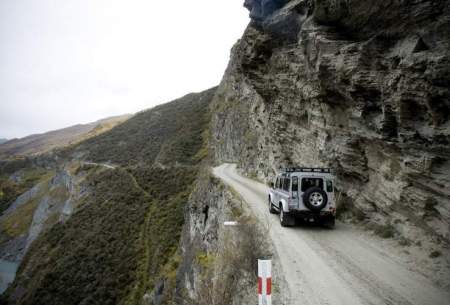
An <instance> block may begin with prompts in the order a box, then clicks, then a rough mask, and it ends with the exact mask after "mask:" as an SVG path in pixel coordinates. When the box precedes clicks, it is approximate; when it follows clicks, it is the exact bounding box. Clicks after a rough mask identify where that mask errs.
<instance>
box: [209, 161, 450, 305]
mask: <svg viewBox="0 0 450 305" xmlns="http://www.w3.org/2000/svg"><path fill="white" fill-rule="evenodd" d="M213 173H214V175H215V176H217V177H218V178H220V179H222V180H223V181H224V182H225V183H226V184H227V185H229V186H231V187H232V188H233V189H234V190H236V191H237V192H238V193H239V194H240V195H241V196H242V198H243V199H244V200H245V201H246V202H247V203H248V205H249V207H250V208H251V210H252V211H253V213H254V214H255V216H256V217H258V218H259V219H260V220H261V221H262V222H265V223H267V222H268V223H269V226H270V238H271V240H272V242H273V244H274V248H275V250H276V251H277V254H278V257H279V260H280V266H281V268H282V273H283V274H284V278H285V280H286V282H287V286H288V290H289V291H288V292H287V293H288V294H289V296H288V297H287V299H288V300H289V301H288V302H289V304H286V305H316V304H321V305H324V304H327V305H353V304H355V305H356V304H358V305H359V304H374V305H379V304H388V305H390V304H392V305H403V304H404V305H448V304H450V294H449V293H448V292H446V291H445V290H442V289H440V288H439V287H436V286H435V285H434V284H433V283H432V282H431V281H430V280H429V279H427V278H426V277H424V276H423V275H421V274H419V273H416V272H414V271H411V269H410V268H408V266H406V265H405V264H404V263H403V262H402V261H401V260H400V259H398V258H397V257H394V256H392V253H390V252H389V250H386V249H383V247H381V246H378V245H377V244H375V243H374V242H373V241H369V240H368V239H367V238H365V235H364V234H361V232H356V230H354V229H352V228H351V226H348V225H345V224H343V223H339V222H338V223H337V225H336V229H335V230H326V229H322V228H319V227H306V226H303V227H293V228H283V227H281V226H280V224H279V220H278V217H277V215H270V214H269V212H268V207H267V204H266V203H267V192H268V188H267V186H265V185H264V184H261V183H258V182H256V181H253V180H251V179H248V178H245V177H243V176H241V175H239V174H238V172H237V171H236V165H234V164H223V165H221V166H218V167H216V168H214V169H213ZM274 304H276V300H274Z"/></svg>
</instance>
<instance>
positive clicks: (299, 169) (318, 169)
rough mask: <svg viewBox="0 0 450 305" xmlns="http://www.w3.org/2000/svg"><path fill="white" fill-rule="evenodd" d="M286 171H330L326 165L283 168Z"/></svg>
mask: <svg viewBox="0 0 450 305" xmlns="http://www.w3.org/2000/svg"><path fill="white" fill-rule="evenodd" d="M284 171H285V172H286V173H294V172H306V173H331V169H330V168H327V167H288V168H286V169H285V170H284Z"/></svg>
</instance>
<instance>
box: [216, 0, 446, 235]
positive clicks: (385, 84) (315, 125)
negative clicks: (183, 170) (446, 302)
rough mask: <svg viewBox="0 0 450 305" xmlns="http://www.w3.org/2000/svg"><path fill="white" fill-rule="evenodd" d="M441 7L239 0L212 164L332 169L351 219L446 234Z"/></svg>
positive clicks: (253, 170)
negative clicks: (242, 17)
mask: <svg viewBox="0 0 450 305" xmlns="http://www.w3.org/2000/svg"><path fill="white" fill-rule="evenodd" d="M449 4H450V1H425V0H421V1H412V2H411V1H382V0H376V1H368V0H358V1H356V0H350V1H347V0H346V1H344V0H316V1H312V0H311V1H308V0H291V1H256V0H253V1H246V2H245V6H246V7H247V8H249V9H250V11H251V15H250V16H251V18H252V22H251V24H250V25H249V26H248V28H247V29H246V31H245V34H244V36H243V37H242V39H241V40H240V41H239V42H238V43H237V44H236V45H235V46H234V48H233V50H232V56H231V61H230V64H229V66H228V68H227V71H226V73H225V76H224V78H223V80H222V83H221V85H220V87H219V89H218V91H217V94H216V98H215V101H214V105H213V106H214V109H216V112H215V115H214V118H213V143H212V144H213V146H214V151H215V156H216V159H217V161H219V162H220V161H222V162H224V161H233V162H238V163H239V165H240V166H241V167H242V168H244V170H245V171H246V172H247V174H249V175H256V176H258V177H259V178H260V179H263V180H268V179H271V178H272V177H273V175H274V174H275V172H276V171H277V170H279V169H281V168H283V167H286V166H290V165H305V166H331V167H332V168H334V170H335V174H336V177H337V185H336V187H337V188H338V190H339V192H340V193H341V195H340V198H341V202H340V203H341V210H342V211H343V210H344V209H346V210H350V211H351V212H352V213H353V215H354V216H353V217H352V218H353V219H356V217H357V218H358V219H359V220H364V221H366V222H368V223H370V224H374V225H376V226H388V225H391V226H393V228H394V229H395V231H396V232H397V233H396V234H399V235H403V236H404V237H406V238H407V239H410V240H417V239H420V237H421V236H423V235H424V234H425V235H427V236H428V237H431V238H432V239H434V240H435V241H437V242H439V241H445V242H446V243H448V242H449V241H450V226H449V223H450V120H449V114H450V102H449V101H450V91H449V87H450V86H449V85H450V83H449V80H450V77H449V76H450V52H449V50H450V5H449ZM428 237H427V238H428Z"/></svg>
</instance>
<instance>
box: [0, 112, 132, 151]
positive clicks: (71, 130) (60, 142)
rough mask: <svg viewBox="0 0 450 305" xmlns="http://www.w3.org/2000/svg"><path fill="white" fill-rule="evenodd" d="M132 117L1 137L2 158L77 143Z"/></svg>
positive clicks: (111, 118) (125, 116)
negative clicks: (8, 138) (17, 137)
mask: <svg viewBox="0 0 450 305" xmlns="http://www.w3.org/2000/svg"><path fill="white" fill-rule="evenodd" d="M130 117H131V115H130V114H126V115H121V116H114V117H109V118H106V119H102V120H99V121H96V122H93V123H88V124H78V125H74V126H71V127H67V128H63V129H58V130H54V131H49V132H46V133H42V134H35V135H30V136H27V137H24V138H21V139H12V140H6V139H1V140H0V159H8V158H11V157H17V156H30V155H37V154H41V153H45V152H48V151H50V150H52V149H55V148H59V147H64V146H67V145H70V144H75V143H78V142H80V141H82V140H86V139H89V138H91V137H94V136H96V135H99V134H101V133H103V132H105V131H108V130H110V129H111V128H113V127H114V126H116V125H118V124H120V123H122V122H124V121H126V120H127V119H128V118H130ZM4 140H6V141H4Z"/></svg>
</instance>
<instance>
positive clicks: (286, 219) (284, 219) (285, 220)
mask: <svg viewBox="0 0 450 305" xmlns="http://www.w3.org/2000/svg"><path fill="white" fill-rule="evenodd" d="M280 224H281V226H282V227H289V226H290V225H291V217H290V215H289V214H286V213H285V212H284V211H283V207H282V206H281V204H280Z"/></svg>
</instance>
